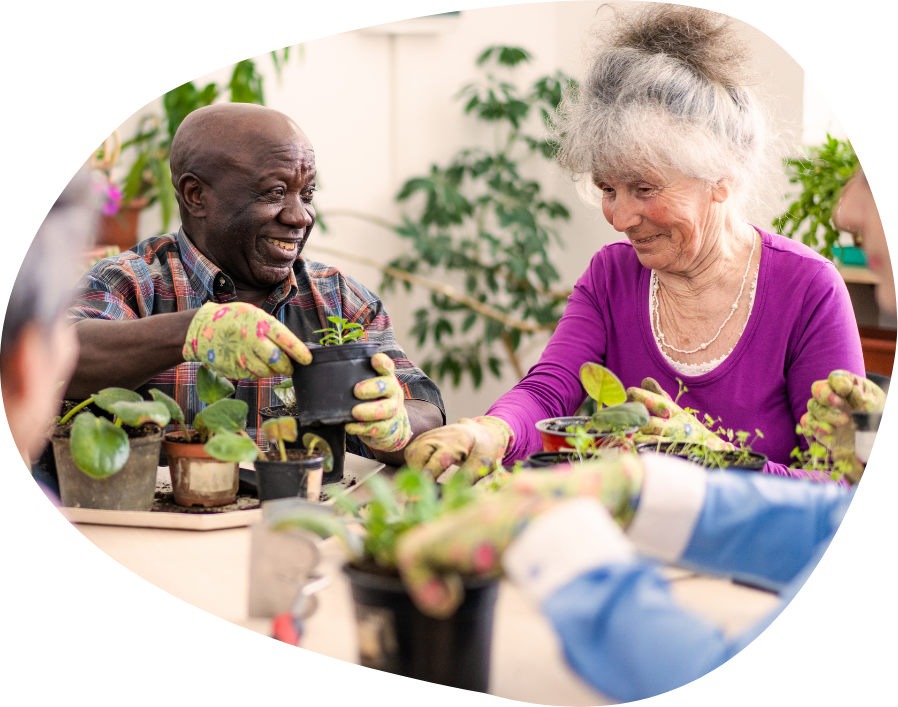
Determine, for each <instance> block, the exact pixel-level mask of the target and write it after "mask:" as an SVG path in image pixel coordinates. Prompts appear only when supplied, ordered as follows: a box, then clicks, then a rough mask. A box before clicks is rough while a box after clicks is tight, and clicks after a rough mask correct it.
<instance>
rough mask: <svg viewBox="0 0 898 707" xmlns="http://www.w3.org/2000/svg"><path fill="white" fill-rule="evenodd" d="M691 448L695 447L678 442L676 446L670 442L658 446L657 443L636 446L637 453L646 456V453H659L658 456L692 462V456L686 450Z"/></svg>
mask: <svg viewBox="0 0 898 707" xmlns="http://www.w3.org/2000/svg"><path fill="white" fill-rule="evenodd" d="M690 446H693V445H688V444H683V443H682V442H678V443H677V444H676V445H674V444H671V443H670V442H662V443H661V444H658V443H657V442H646V443H644V444H637V445H636V453H637V454H644V453H646V452H657V453H658V454H666V455H668V456H670V457H677V458H678V459H685V460H686V461H692V459H691V457H690V455H689V454H687V453H686V449H687V448H688V447H690Z"/></svg>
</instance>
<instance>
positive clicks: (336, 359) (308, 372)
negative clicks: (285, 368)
mask: <svg viewBox="0 0 898 707" xmlns="http://www.w3.org/2000/svg"><path fill="white" fill-rule="evenodd" d="M378 348H380V345H379V344H377V343H375V342H352V343H349V344H343V345H342V346H310V347H309V349H310V350H311V352H312V362H311V363H310V364H309V365H308V366H294V368H293V389H294V390H295V391H296V407H297V409H298V411H299V414H298V415H297V421H298V422H299V424H300V425H302V426H307V425H340V424H346V423H347V422H355V418H354V417H353V416H352V412H351V411H352V408H354V407H355V406H356V405H358V404H359V402H360V401H359V399H358V398H357V397H355V395H354V394H353V392H352V389H353V387H354V386H355V384H356V383H360V382H361V381H363V380H366V379H368V378H373V377H374V376H376V375H378V373H377V371H375V370H374V367H373V366H372V365H371V357H372V356H373V355H374V354H376V353H377V349H378Z"/></svg>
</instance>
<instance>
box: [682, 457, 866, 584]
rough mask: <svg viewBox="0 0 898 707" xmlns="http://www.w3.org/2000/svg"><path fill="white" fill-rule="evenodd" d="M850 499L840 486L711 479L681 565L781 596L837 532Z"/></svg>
mask: <svg viewBox="0 0 898 707" xmlns="http://www.w3.org/2000/svg"><path fill="white" fill-rule="evenodd" d="M850 498H851V496H850V494H849V493H848V492H847V491H846V490H845V489H843V488H841V487H839V486H838V485H836V484H814V483H810V482H807V481H796V480H791V479H782V478H774V477H770V476H765V475H761V474H753V473H741V472H713V473H709V474H708V483H707V495H706V497H705V503H704V505H703V507H702V510H701V513H700V515H699V518H698V522H697V523H696V526H695V530H694V531H693V534H692V539H691V540H690V542H689V545H688V546H687V547H686V551H685V552H684V553H683V556H682V558H681V561H680V564H682V565H684V566H687V567H691V568H694V569H697V570H700V571H702V572H706V573H711V574H718V575H724V576H729V577H735V578H738V579H742V580H745V581H749V582H752V583H753V584H758V585H761V586H766V587H769V588H771V589H774V590H777V591H778V590H780V589H782V587H783V585H785V584H786V583H787V582H789V581H791V580H792V579H793V578H795V576H796V575H797V574H798V573H799V572H800V571H801V570H802V569H803V568H804V567H805V566H806V565H807V564H808V562H809V561H810V560H811V558H812V557H813V556H814V554H815V552H816V551H817V549H818V547H819V545H820V543H821V542H823V541H824V540H825V539H826V538H828V537H829V536H830V535H831V534H832V533H833V532H834V531H835V528H836V527H837V526H838V523H839V519H840V518H841V514H840V510H841V509H842V508H843V506H847V504H848V502H849V501H850Z"/></svg>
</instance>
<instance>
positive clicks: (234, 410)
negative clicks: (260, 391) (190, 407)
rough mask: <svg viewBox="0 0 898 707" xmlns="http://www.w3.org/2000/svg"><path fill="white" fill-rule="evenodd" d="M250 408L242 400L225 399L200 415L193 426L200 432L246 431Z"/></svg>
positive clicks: (213, 404)
mask: <svg viewBox="0 0 898 707" xmlns="http://www.w3.org/2000/svg"><path fill="white" fill-rule="evenodd" d="M248 412H249V406H248V405H247V404H246V403H245V402H243V401H242V400H234V399H233V398H225V399H224V400H219V401H218V402H217V403H212V404H211V405H210V406H209V407H207V408H206V409H205V410H203V411H202V412H201V413H199V414H198V415H197V416H196V418H195V419H194V421H193V426H194V427H196V429H197V430H199V431H200V432H211V433H212V434H220V433H221V432H237V431H238V430H243V429H246V415H247V413H248Z"/></svg>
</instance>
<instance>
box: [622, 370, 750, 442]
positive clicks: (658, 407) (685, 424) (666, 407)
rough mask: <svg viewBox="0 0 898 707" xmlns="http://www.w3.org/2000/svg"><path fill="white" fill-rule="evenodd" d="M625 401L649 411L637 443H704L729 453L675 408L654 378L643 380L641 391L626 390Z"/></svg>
mask: <svg viewBox="0 0 898 707" xmlns="http://www.w3.org/2000/svg"><path fill="white" fill-rule="evenodd" d="M627 400H628V401H629V402H637V403H642V404H643V405H645V406H646V408H647V409H648V411H649V415H650V416H651V417H650V418H649V423H648V424H647V425H645V426H644V427H641V428H640V429H639V435H637V437H636V439H635V440H634V441H636V442H638V443H640V444H641V443H643V442H652V443H657V442H661V443H665V442H677V443H685V444H704V445H705V446H707V447H708V448H709V449H713V450H715V451H721V452H731V451H733V449H734V447H733V445H732V444H731V443H730V442H727V441H726V440H722V439H721V438H720V437H718V436H717V435H716V434H714V433H713V432H711V430H709V429H708V428H707V427H705V426H704V425H703V424H702V423H701V422H699V421H698V418H696V417H695V415H692V414H690V413H688V412H686V411H685V410H684V409H683V408H681V407H680V406H679V405H677V404H676V403H675V402H674V401H673V399H672V398H671V397H670V395H668V394H667V392H666V391H665V390H664V389H663V388H662V387H661V386H660V385H658V383H657V381H655V379H654V378H645V379H643V381H642V387H641V388H627Z"/></svg>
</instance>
